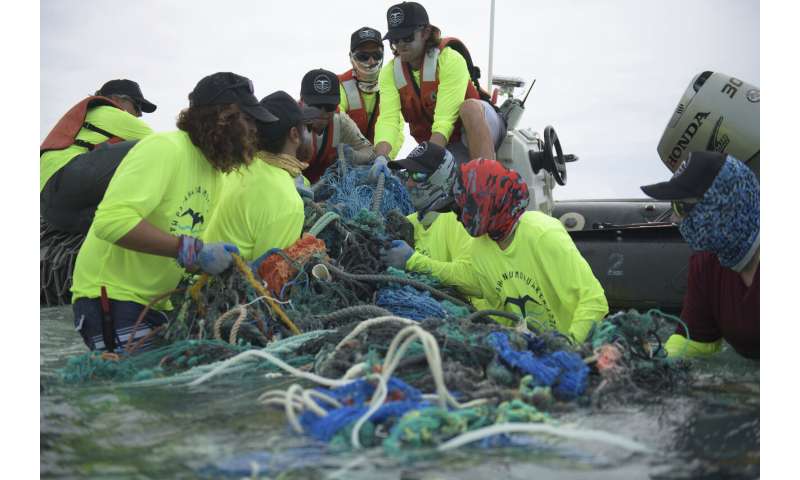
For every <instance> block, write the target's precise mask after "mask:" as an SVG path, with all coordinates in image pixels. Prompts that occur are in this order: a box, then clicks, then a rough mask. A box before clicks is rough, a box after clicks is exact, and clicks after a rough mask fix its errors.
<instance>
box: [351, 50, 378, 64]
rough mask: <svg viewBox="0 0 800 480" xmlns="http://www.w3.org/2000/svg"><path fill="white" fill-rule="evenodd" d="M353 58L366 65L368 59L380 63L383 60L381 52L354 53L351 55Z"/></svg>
mask: <svg viewBox="0 0 800 480" xmlns="http://www.w3.org/2000/svg"><path fill="white" fill-rule="evenodd" d="M353 58H354V59H355V60H356V61H358V62H361V63H367V62H368V61H369V59H370V58H371V59H373V60H375V61H376V62H380V61H381V60H383V52H355V53H353Z"/></svg>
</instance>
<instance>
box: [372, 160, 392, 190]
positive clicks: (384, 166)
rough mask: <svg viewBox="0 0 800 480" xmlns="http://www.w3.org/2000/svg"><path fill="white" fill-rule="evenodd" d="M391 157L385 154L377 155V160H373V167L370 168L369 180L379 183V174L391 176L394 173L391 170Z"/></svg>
mask: <svg viewBox="0 0 800 480" xmlns="http://www.w3.org/2000/svg"><path fill="white" fill-rule="evenodd" d="M388 165H389V159H388V158H386V156H384V155H379V156H377V157H375V160H373V162H372V167H371V168H370V169H369V176H368V177H367V180H368V181H369V183H378V175H381V174H382V175H385V176H387V177H388V176H389V175H391V174H392V171H391V170H389V167H388Z"/></svg>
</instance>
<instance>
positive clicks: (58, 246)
mask: <svg viewBox="0 0 800 480" xmlns="http://www.w3.org/2000/svg"><path fill="white" fill-rule="evenodd" d="M85 238H86V235H85V234H83V233H66V232H61V231H59V230H56V229H55V228H53V227H51V226H50V225H48V224H46V223H44V222H43V221H42V220H41V219H40V220H39V250H40V252H39V305H40V306H43V307H55V306H58V305H69V304H70V303H71V300H72V294H71V293H70V291H69V289H70V288H71V287H72V271H73V270H74V268H75V259H76V258H77V257H78V251H79V250H80V249H81V245H83V240H84V239H85Z"/></svg>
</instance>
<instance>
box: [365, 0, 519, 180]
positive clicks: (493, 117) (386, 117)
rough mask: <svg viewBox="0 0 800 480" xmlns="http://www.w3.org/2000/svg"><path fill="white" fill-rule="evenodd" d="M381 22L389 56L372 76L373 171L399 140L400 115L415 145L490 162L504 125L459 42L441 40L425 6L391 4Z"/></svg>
mask: <svg viewBox="0 0 800 480" xmlns="http://www.w3.org/2000/svg"><path fill="white" fill-rule="evenodd" d="M386 20H387V23H388V32H387V33H386V35H385V36H384V38H386V39H388V40H389V42H390V45H391V46H392V50H393V51H394V53H395V57H394V58H393V59H392V60H390V61H389V62H388V63H387V64H386V65H385V66H384V67H383V68H382V69H381V73H380V75H379V77H378V83H379V86H380V91H381V99H380V112H381V115H380V117H379V118H378V123H377V124H376V126H375V153H376V155H378V157H377V158H376V161H375V167H374V169H376V170H377V169H379V168H381V165H382V164H383V165H385V164H386V163H388V158H387V157H388V156H389V155H390V152H392V151H393V150H394V149H395V148H396V146H397V145H398V142H401V141H402V137H401V134H402V124H399V123H398V120H399V119H400V118H401V116H402V118H403V119H405V121H406V122H407V123H408V125H409V129H410V131H411V136H413V137H414V139H415V140H416V141H417V143H422V142H425V141H429V142H431V143H435V144H437V145H439V146H442V147H444V146H447V149H448V150H449V151H450V152H451V153H453V155H454V156H455V158H456V161H457V162H459V163H460V162H465V161H467V160H469V159H471V158H477V157H483V158H495V146H496V145H497V144H498V143H499V142H500V140H501V138H502V136H503V134H504V133H505V130H506V126H505V122H504V121H503V120H502V118H501V117H500V116H499V115H498V113H497V111H496V110H495V108H494V106H493V105H492V104H490V103H489V102H487V101H486V98H488V96H486V95H485V94H482V92H481V90H480V89H479V88H478V86H477V82H476V81H475V80H474V77H475V78H477V75H473V73H474V72H475V71H476V70H475V68H474V66H473V65H472V61H471V57H470V55H469V52H468V51H467V49H466V47H465V46H464V44H463V43H461V41H459V40H457V39H455V38H444V39H443V38H441V32H440V30H439V29H438V28H437V27H435V26H433V25H431V24H430V21H429V20H428V13H427V11H426V10H425V8H424V7H423V6H422V5H420V4H419V3H416V2H403V3H399V4H397V5H393V6H391V7H390V8H389V10H388V11H387V14H386Z"/></svg>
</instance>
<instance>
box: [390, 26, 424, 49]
mask: <svg viewBox="0 0 800 480" xmlns="http://www.w3.org/2000/svg"><path fill="white" fill-rule="evenodd" d="M421 30H422V28H418V29H416V30H414V31H413V32H411V33H410V34H409V35H406V36H405V37H403V38H397V39H395V40H391V41H390V42H389V43H393V44H395V45H397V44H398V43H411V42H413V41H414V37H415V36H416V34H417V32H419V31H421Z"/></svg>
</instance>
